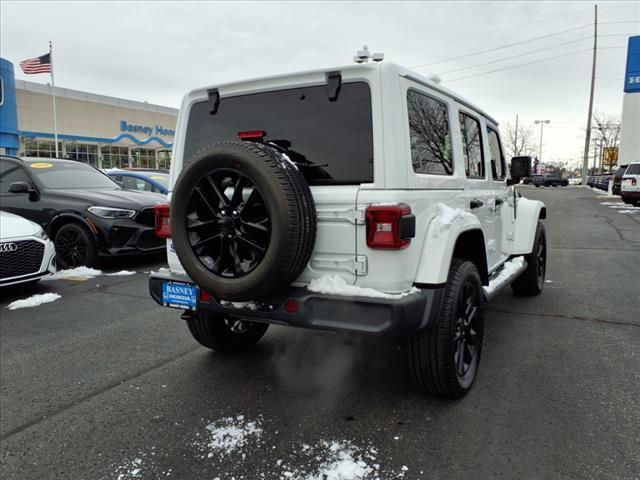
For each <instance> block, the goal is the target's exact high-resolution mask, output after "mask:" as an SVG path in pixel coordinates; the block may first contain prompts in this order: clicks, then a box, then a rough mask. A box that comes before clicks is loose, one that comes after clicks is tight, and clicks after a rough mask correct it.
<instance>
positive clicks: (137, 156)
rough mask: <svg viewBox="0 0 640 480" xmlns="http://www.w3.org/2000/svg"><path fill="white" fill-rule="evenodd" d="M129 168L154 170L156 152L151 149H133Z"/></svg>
mask: <svg viewBox="0 0 640 480" xmlns="http://www.w3.org/2000/svg"><path fill="white" fill-rule="evenodd" d="M131 166H132V167H136V168H156V151H155V150H153V149H151V148H134V149H133V150H131Z"/></svg>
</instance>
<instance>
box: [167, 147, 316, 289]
mask: <svg viewBox="0 0 640 480" xmlns="http://www.w3.org/2000/svg"><path fill="white" fill-rule="evenodd" d="M170 220H171V234H172V238H173V243H174V245H175V249H176V253H177V255H178V258H179V259H180V262H181V263H182V266H183V267H184V269H185V271H186V272H187V273H188V274H189V276H190V277H191V279H192V280H193V281H194V282H196V283H197V284H198V286H200V288H203V289H205V290H207V291H208V292H210V293H211V294H212V295H213V296H214V297H216V298H221V299H227V300H237V301H246V300H259V299H261V298H263V297H265V296H266V295H268V294H269V293H271V292H274V291H276V290H278V289H280V288H282V287H284V286H287V285H289V284H290V283H291V282H292V281H294V280H295V279H296V278H297V277H298V276H299V275H300V273H302V270H304V268H305V266H306V265H307V263H308V262H309V258H310V257H311V253H312V252H313V248H314V245H315V238H316V223H317V219H316V208H315V204H314V201H313V196H312V194H311V190H310V189H309V185H308V184H307V182H306V180H305V179H304V177H303V176H302V174H301V173H300V172H299V171H298V169H297V168H296V166H295V165H294V164H293V163H292V162H291V161H290V160H289V159H288V158H287V157H286V156H285V155H284V154H283V153H281V152H279V151H278V150H276V149H275V148H272V147H270V146H268V145H264V144H260V143H253V142H221V143H214V144H212V145H208V146H206V147H203V148H202V149H200V150H199V151H198V152H197V153H195V154H194V155H193V156H192V157H191V158H190V159H189V160H188V162H187V166H186V167H185V168H184V169H183V171H182V173H181V174H180V176H179V177H178V180H177V181H176V184H175V188H174V189H173V193H172V197H171V219H170Z"/></svg>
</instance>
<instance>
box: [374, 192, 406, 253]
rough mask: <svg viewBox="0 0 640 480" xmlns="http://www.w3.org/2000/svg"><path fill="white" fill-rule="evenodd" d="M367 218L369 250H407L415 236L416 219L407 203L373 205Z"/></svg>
mask: <svg viewBox="0 0 640 480" xmlns="http://www.w3.org/2000/svg"><path fill="white" fill-rule="evenodd" d="M365 217H366V221H367V246H368V247H369V248H381V249H389V250H400V249H402V248H407V247H408V246H409V243H411V238H413V237H414V236H415V231H416V218H415V216H414V215H412V214H411V207H410V206H409V205H407V204H405V203H400V204H397V205H372V206H370V207H368V208H367V211H366V214H365Z"/></svg>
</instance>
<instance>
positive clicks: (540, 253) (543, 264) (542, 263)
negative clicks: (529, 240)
mask: <svg viewBox="0 0 640 480" xmlns="http://www.w3.org/2000/svg"><path fill="white" fill-rule="evenodd" d="M535 255H536V267H537V268H536V272H537V277H536V280H537V285H538V289H539V290H540V291H542V289H543V288H544V279H545V276H546V273H547V238H546V237H545V236H544V235H543V236H540V237H539V238H538V248H537V251H536V252H535Z"/></svg>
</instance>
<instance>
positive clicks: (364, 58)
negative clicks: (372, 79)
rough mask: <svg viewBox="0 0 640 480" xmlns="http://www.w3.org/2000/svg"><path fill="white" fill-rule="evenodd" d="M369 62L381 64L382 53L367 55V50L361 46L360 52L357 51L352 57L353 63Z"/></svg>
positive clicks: (364, 46)
mask: <svg viewBox="0 0 640 480" xmlns="http://www.w3.org/2000/svg"><path fill="white" fill-rule="evenodd" d="M369 60H372V61H374V62H381V61H382V60H384V53H369V48H368V47H367V46H366V45H363V46H362V50H358V51H357V52H356V54H355V55H354V57H353V61H354V62H355V63H369Z"/></svg>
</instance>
